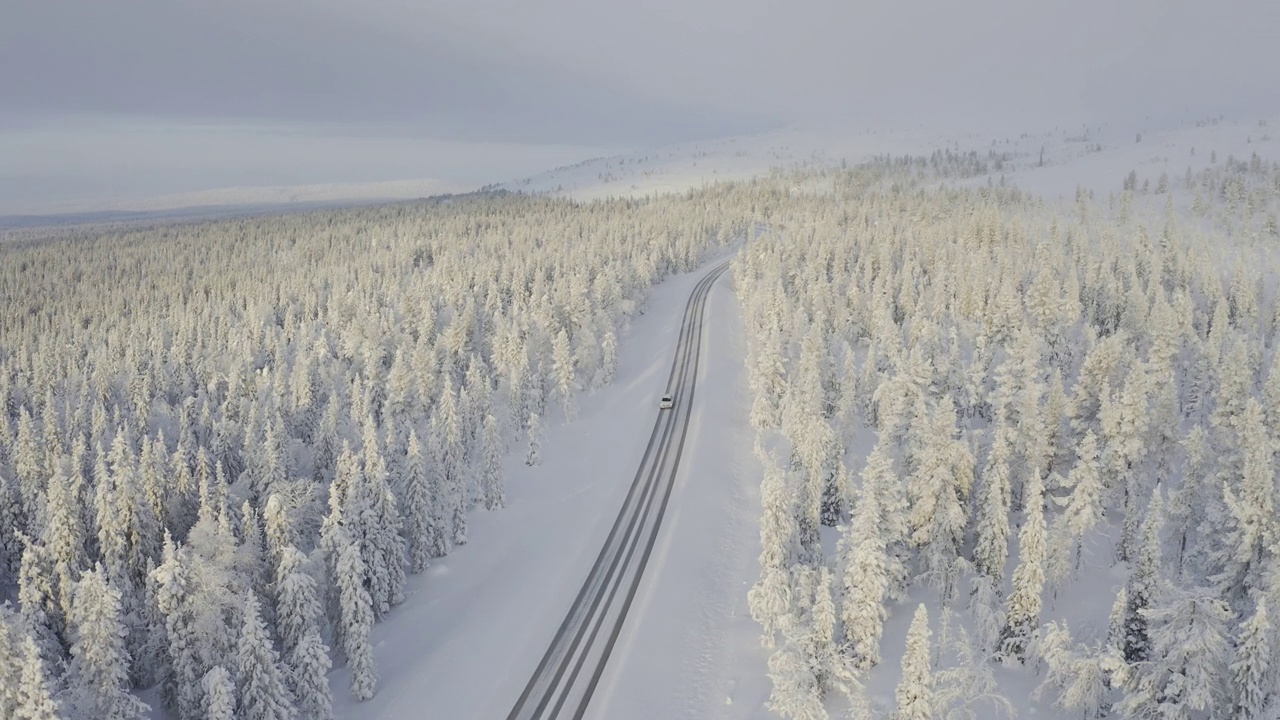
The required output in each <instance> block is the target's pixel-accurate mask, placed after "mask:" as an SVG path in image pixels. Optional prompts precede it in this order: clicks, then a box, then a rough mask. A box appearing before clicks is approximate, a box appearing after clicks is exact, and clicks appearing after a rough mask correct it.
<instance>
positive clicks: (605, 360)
mask: <svg viewBox="0 0 1280 720" xmlns="http://www.w3.org/2000/svg"><path fill="white" fill-rule="evenodd" d="M600 353H601V355H600V373H599V375H600V383H599V384H600V385H612V384H613V378H614V377H615V376H616V374H617V372H618V336H617V335H616V334H614V332H613V331H612V330H609V331H607V332H605V334H604V338H602V339H601V341H600Z"/></svg>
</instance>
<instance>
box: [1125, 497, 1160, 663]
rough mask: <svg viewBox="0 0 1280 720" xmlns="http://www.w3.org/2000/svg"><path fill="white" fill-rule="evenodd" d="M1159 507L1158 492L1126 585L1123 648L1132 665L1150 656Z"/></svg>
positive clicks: (1156, 588)
mask: <svg viewBox="0 0 1280 720" xmlns="http://www.w3.org/2000/svg"><path fill="white" fill-rule="evenodd" d="M1161 505H1162V502H1161V496H1160V493H1159V492H1157V493H1156V495H1155V496H1154V497H1153V498H1152V499H1151V504H1150V506H1149V507H1148V508H1147V515H1146V519H1145V520H1144V521H1143V523H1142V533H1141V537H1140V544H1139V546H1138V553H1137V557H1136V558H1135V560H1134V565H1133V568H1132V570H1130V572H1129V582H1128V585H1126V591H1125V609H1124V621H1123V630H1122V632H1123V637H1122V647H1123V650H1124V658H1125V660H1126V661H1128V662H1131V663H1133V662H1141V661H1144V660H1147V659H1149V658H1150V657H1151V638H1150V634H1149V632H1148V627H1147V625H1148V623H1147V613H1148V611H1149V610H1150V609H1151V607H1152V603H1153V602H1154V600H1155V597H1156V593H1157V592H1158V591H1159V583H1160V526H1161V523H1162V520H1163V512H1162V511H1161Z"/></svg>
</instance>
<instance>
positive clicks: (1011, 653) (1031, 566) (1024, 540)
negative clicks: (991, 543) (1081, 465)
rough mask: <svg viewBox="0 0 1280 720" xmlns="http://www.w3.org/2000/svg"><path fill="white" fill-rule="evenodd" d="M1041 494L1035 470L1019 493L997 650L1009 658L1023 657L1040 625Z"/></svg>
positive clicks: (1042, 503)
mask: <svg viewBox="0 0 1280 720" xmlns="http://www.w3.org/2000/svg"><path fill="white" fill-rule="evenodd" d="M1043 497H1044V484H1043V483H1042V482H1041V480H1040V472H1039V470H1036V471H1035V472H1033V473H1031V475H1030V479H1029V480H1028V481H1027V487H1026V491H1025V495H1024V497H1023V500H1024V502H1023V506H1024V509H1025V511H1026V519H1025V520H1024V521H1023V523H1022V530H1021V531H1020V532H1019V533H1018V567H1017V568H1015V569H1014V571H1013V591H1012V592H1011V593H1010V594H1009V602H1008V606H1007V609H1006V610H1005V626H1004V630H1003V631H1002V632H1001V634H1000V635H1001V638H1000V654H1001V655H1002V656H1004V657H1005V658H1008V659H1011V660H1025V659H1026V653H1027V647H1028V645H1030V643H1031V641H1032V634H1033V633H1034V632H1035V630H1036V628H1037V627H1039V625H1040V608H1041V605H1042V602H1043V600H1042V598H1041V593H1042V592H1043V591H1044V560H1045V526H1044V500H1043Z"/></svg>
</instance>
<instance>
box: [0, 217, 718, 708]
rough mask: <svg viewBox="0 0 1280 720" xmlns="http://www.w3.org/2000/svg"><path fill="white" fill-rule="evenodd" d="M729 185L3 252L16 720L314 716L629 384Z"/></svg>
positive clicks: (6, 638) (116, 235)
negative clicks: (645, 326)
mask: <svg viewBox="0 0 1280 720" xmlns="http://www.w3.org/2000/svg"><path fill="white" fill-rule="evenodd" d="M723 197H724V196H723V193H721V194H720V195H716V194H710V193H704V194H702V195H700V196H698V197H697V198H693V197H682V196H669V197H666V198H663V199H661V200H654V201H616V202H609V203H595V204H592V205H589V206H583V205H577V204H573V203H570V202H568V201H557V200H546V199H527V198H521V197H517V196H505V197H504V196H491V197H481V198H478V199H459V200H454V201H452V202H444V203H441V202H426V203H413V204H405V205H395V206H389V207H384V208H376V209H361V210H347V211H333V212H322V213H311V214H306V215H294V216H283V217H265V218H258V219H239V220H230V221H220V222H210V223H191V224H180V225H161V226H155V227H148V228H141V229H123V230H116V231H102V230H92V229H91V230H69V231H61V232H59V233H56V234H55V235H54V236H52V237H43V238H40V237H32V238H28V239H26V240H24V241H21V242H17V241H11V242H7V243H5V244H4V245H3V246H0V298H3V301H2V302H0V308H2V309H0V313H2V315H0V600H3V601H4V602H3V604H0V613H2V614H3V618H0V717H5V718H52V717H65V718H94V719H95V720H98V719H105V718H136V717H142V716H144V715H145V714H146V713H147V707H146V705H145V704H144V703H143V702H141V701H140V700H139V699H138V697H139V695H138V694H136V693H135V692H134V691H138V690H145V689H149V688H159V692H158V693H152V694H150V695H149V697H158V698H159V702H161V703H163V705H164V706H165V708H166V709H167V710H168V712H169V713H170V715H171V716H172V717H176V718H183V719H187V718H231V717H236V718H254V719H259V718H261V719H266V718H277V719H278V718H291V717H305V718H325V717H329V716H331V701H332V697H333V695H332V693H331V690H330V687H329V683H330V672H329V671H330V670H331V668H332V667H335V666H336V667H339V668H341V667H343V666H345V668H346V672H345V673H343V674H344V675H345V676H347V677H349V683H350V689H351V692H352V694H353V696H354V697H356V698H357V699H363V698H368V697H370V696H372V695H373V694H374V693H375V692H377V679H378V671H377V667H376V661H375V657H374V653H373V649H372V647H371V645H370V642H369V631H370V627H371V625H372V624H373V623H374V622H376V621H377V620H378V619H379V618H381V617H383V616H385V615H387V614H388V613H393V612H395V607H396V605H397V604H398V603H399V602H400V601H401V600H402V599H403V593H404V591H403V587H404V584H405V578H406V573H417V572H420V571H422V570H423V569H424V568H425V567H426V566H428V565H429V564H430V563H431V562H432V560H433V558H437V557H440V556H443V555H445V554H447V553H449V552H450V550H451V548H453V547H455V546H457V545H459V544H462V543H465V542H467V536H468V531H467V518H468V514H469V513H471V512H473V511H475V510H476V509H477V508H485V509H487V510H496V509H498V508H501V507H502V506H503V502H504V478H503V476H502V463H501V462H500V460H501V458H502V457H503V456H504V455H505V454H506V453H507V452H508V450H510V451H511V452H515V453H520V454H521V456H522V457H524V459H525V461H526V462H527V463H530V464H534V463H537V462H538V445H539V440H540V432H541V430H540V428H542V427H544V426H545V424H546V423H547V422H557V421H561V420H563V419H564V418H566V417H572V415H573V413H574V411H575V397H576V396H577V394H578V393H579V392H580V391H582V390H583V389H586V388H590V387H594V386H600V385H603V384H607V383H609V382H611V381H612V375H613V372H614V368H615V364H616V362H617V352H618V337H619V333H620V332H622V331H623V330H624V329H625V327H626V325H627V323H628V321H629V318H630V317H632V316H633V315H634V314H636V313H638V312H643V311H644V307H645V299H646V295H647V292H648V289H649V287H650V286H651V285H652V284H653V283H656V282H658V281H660V280H661V279H662V278H663V277H664V276H666V275H668V274H670V273H673V272H682V271H687V270H689V269H692V268H693V267H696V266H697V265H698V264H700V262H701V261H702V260H703V259H704V258H705V257H706V256H707V255H708V254H709V253H711V252H715V251H717V250H718V249H722V248H723V247H724V246H725V245H726V244H727V243H729V242H731V241H732V240H733V239H734V238H735V237H738V236H740V235H742V233H743V227H742V226H741V225H734V224H732V223H727V222H726V218H730V217H733V215H734V213H732V212H728V211H726V210H725V209H724V208H723V205H722V201H723Z"/></svg>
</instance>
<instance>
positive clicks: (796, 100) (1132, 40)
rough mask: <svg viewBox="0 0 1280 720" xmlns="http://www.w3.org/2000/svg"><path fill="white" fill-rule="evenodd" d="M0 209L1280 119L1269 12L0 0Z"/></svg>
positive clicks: (586, 2)
mask: <svg viewBox="0 0 1280 720" xmlns="http://www.w3.org/2000/svg"><path fill="white" fill-rule="evenodd" d="M3 5H4V12H3V15H4V22H3V23H0V213H14V212H23V211H36V210H39V209H41V208H46V209H47V208H53V207H69V206H71V205H74V204H76V203H79V204H80V205H82V206H86V207H87V206H90V205H92V204H93V203H98V204H107V203H109V202H114V203H117V204H118V203H121V202H124V203H126V204H127V201H128V199H129V198H138V197H145V196H154V195H157V194H165V193H172V192H181V191H191V190H207V189H211V188H218V187H228V186H266V185H272V186H276V185H300V184H315V183H350V182H374V181H386V180H404V179H412V178H435V179H439V180H441V181H443V182H445V183H447V184H450V185H451V186H457V187H473V186H479V185H481V184H485V183H488V182H498V181H503V180H508V179H513V178H516V177H520V176H522V175H528V174H533V173H535V172H537V171H540V170H544V169H548V168H549V167H552V166H555V165H559V164H567V163H572V162H577V161H580V160H583V159H586V158H589V157H595V156H600V155H606V154H611V153H614V152H618V151H621V150H625V149H639V148H644V147H650V146H656V145H662V144H667V143H673V142H684V141H690V140H698V139H705V138H712V137H722V136H726V135H733V134H740V133H748V132H757V131H763V130H767V129H772V128H777V127H780V126H785V125H789V124H795V123H825V124H827V125H829V126H832V127H841V126H849V127H851V128H852V127H856V128H859V129H861V128H867V127H875V126H882V125H892V124H895V123H898V124H902V123H915V124H931V125H936V126H941V127H947V126H950V125H951V124H954V123H965V124H970V125H978V126H981V125H982V124H983V123H995V122H999V123H1002V124H1003V125H1006V126H1007V125H1008V124H1010V123H1027V124H1029V125H1035V127H1033V128H1030V129H1038V127H1039V125H1044V124H1060V123H1061V122H1064V121H1072V122H1074V121H1077V120H1080V121H1089V120H1102V119H1112V118H1117V117H1138V118H1142V117H1154V118H1157V119H1159V118H1166V117H1167V118H1179V119H1186V118H1188V117H1195V116H1197V115H1209V114H1213V115H1216V114H1220V113H1223V114H1238V113H1249V112H1256V111H1264V110H1265V111H1270V110H1274V109H1276V108H1277V106H1280V86H1277V85H1276V84H1275V70H1274V69H1275V68H1277V67H1280V43H1276V42H1274V38H1273V37H1272V33H1273V32H1274V29H1275V28H1277V27H1280V3H1276V2H1274V1H1273V0H1221V1H1211V0H1195V1H1193V0H1071V1H1069V2H1068V1H1064V0H1034V1H1027V0H1016V1H1015V0H967V1H965V2H960V1H958V0H914V1H913V0H790V1H787V0H733V1H732V2H730V1H729V0H646V1H645V2H634V1H628V2H621V1H619V0H427V1H426V2H423V1H422V0H360V1H356V0H305V1H303V0H112V2H101V1H100V0H57V1H53V0H4V1H3Z"/></svg>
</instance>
